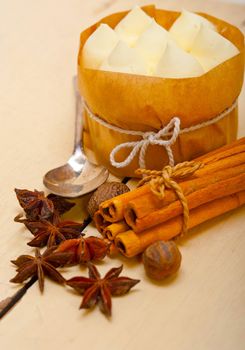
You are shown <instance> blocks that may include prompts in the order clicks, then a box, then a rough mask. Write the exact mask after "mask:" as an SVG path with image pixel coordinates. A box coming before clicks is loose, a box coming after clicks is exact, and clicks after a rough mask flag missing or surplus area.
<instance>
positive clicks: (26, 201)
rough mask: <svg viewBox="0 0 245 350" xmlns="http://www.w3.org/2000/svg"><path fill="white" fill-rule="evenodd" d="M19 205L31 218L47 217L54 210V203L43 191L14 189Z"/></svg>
mask: <svg viewBox="0 0 245 350" xmlns="http://www.w3.org/2000/svg"><path fill="white" fill-rule="evenodd" d="M15 193H16V196H17V199H18V201H19V203H20V206H21V207H22V208H23V209H24V211H25V213H26V217H27V218H28V219H31V220H37V219H39V218H42V219H48V218H49V217H50V216H51V215H52V214H53V212H54V204H53V202H52V201H51V200H50V199H48V198H47V197H46V196H45V194H44V192H39V191H37V190H34V191H28V190H20V189H17V188H16V189H15Z"/></svg>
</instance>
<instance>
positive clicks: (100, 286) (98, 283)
mask: <svg viewBox="0 0 245 350" xmlns="http://www.w3.org/2000/svg"><path fill="white" fill-rule="evenodd" d="M88 269H89V277H83V276H81V277H73V278H71V279H69V280H68V281H66V284H67V285H69V286H70V287H72V288H74V289H75V290H76V291H78V292H79V293H80V294H82V295H83V300H82V303H81V306H80V308H81V309H90V308H92V307H93V306H95V305H96V304H99V307H100V310H101V311H102V312H103V313H105V314H106V315H107V316H110V315H111V305H112V304H111V296H112V295H123V294H125V293H127V292H128V291H129V290H130V289H131V288H132V287H134V286H135V285H136V284H137V283H139V282H140V280H135V279H131V278H128V277H119V275H120V273H121V272H122V269H123V266H121V267H118V268H112V269H111V270H109V271H108V272H107V274H106V275H105V276H104V277H103V278H101V276H100V273H99V271H98V270H97V268H96V267H95V266H94V265H93V264H91V263H89V264H88Z"/></svg>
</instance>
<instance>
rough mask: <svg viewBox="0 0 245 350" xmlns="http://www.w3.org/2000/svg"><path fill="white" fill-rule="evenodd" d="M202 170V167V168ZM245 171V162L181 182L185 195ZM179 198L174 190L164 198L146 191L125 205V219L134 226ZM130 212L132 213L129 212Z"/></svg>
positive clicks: (167, 192) (166, 193) (167, 191)
mask: <svg viewBox="0 0 245 350" xmlns="http://www.w3.org/2000/svg"><path fill="white" fill-rule="evenodd" d="M200 170H202V169H200ZM244 173H245V163H244V164H242V165H239V166H236V167H230V168H227V169H226V170H225V171H224V170H220V171H217V172H215V173H213V174H210V175H206V176H201V177H197V178H194V179H191V180H188V181H184V182H180V183H179V186H180V187H181V189H182V191H183V193H184V195H185V196H188V195H190V194H191V193H193V192H195V191H198V190H200V189H202V188H205V187H206V186H208V185H211V184H215V183H217V182H219V181H222V180H226V179H229V178H232V177H234V176H237V175H239V174H244ZM177 199H178V197H177V195H176V194H175V192H173V191H172V190H166V191H165V196H164V198H163V199H160V198H158V197H157V196H155V195H154V194H153V193H152V192H151V191H149V192H148V193H145V195H143V196H140V197H137V198H135V199H134V200H131V201H129V202H128V204H127V205H125V219H126V221H127V223H128V225H129V226H131V227H134V224H135V221H136V220H137V219H140V218H143V217H145V216H146V215H149V214H151V213H152V212H155V211H158V210H160V209H162V208H163V207H165V206H166V205H169V204H171V203H172V202H174V201H176V200H177ZM129 212H130V213H129Z"/></svg>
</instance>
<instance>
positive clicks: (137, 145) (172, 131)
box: [83, 100, 237, 168]
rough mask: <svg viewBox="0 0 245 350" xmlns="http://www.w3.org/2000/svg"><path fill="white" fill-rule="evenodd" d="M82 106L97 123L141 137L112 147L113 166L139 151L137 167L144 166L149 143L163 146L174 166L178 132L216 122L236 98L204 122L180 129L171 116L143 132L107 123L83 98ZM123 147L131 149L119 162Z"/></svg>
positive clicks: (226, 112)
mask: <svg viewBox="0 0 245 350" xmlns="http://www.w3.org/2000/svg"><path fill="white" fill-rule="evenodd" d="M83 106H84V109H85V110H86V112H87V113H88V116H89V117H90V118H91V119H93V120H95V121H96V122H97V123H99V124H101V125H103V126H105V127H106V128H108V129H110V130H113V131H116V132H119V133H121V134H126V135H132V136H140V137H141V138H142V140H139V141H130V142H124V143H121V144H119V145H117V146H116V147H114V148H113V150H112V151H111V153H110V162H111V164H112V165H113V166H114V167H116V168H124V167H125V166H127V165H129V164H130V163H131V162H132V160H133V159H134V157H135V156H136V155H137V154H138V153H139V167H140V168H146V166H145V154H146V151H147V148H148V146H149V145H159V146H163V147H165V149H166V151H167V154H168V158H169V165H171V166H174V156H173V151H172V149H171V146H172V145H173V144H174V143H175V141H176V139H177V138H178V136H179V135H180V134H184V133H187V132H191V131H195V130H198V129H200V128H203V127H206V126H209V125H212V124H214V123H217V122H218V121H219V120H221V119H223V118H224V117H225V116H226V115H228V114H229V113H231V112H232V111H233V110H234V109H235V108H236V106H237V100H235V101H234V102H233V104H232V105H231V106H230V107H228V108H226V109H225V110H224V111H223V112H222V113H220V114H218V115H217V116H215V117H214V118H212V119H209V120H207V121H205V122H202V123H199V124H196V125H192V126H190V127H187V128H183V129H180V118H178V117H173V118H172V119H171V120H170V122H169V123H168V124H167V125H166V126H164V127H163V128H162V129H160V130H159V131H157V132H154V131H145V132H144V131H135V130H126V129H122V128H119V127H118V126H115V125H112V124H109V123H107V122H105V121H104V120H103V119H101V118H99V117H98V116H96V115H95V114H94V113H93V112H92V111H91V110H90V108H89V107H88V105H87V104H86V102H85V101H84V100H83ZM168 137H169V138H168ZM166 138H167V139H166ZM125 148H132V151H131V152H130V153H129V155H128V156H127V157H126V159H125V160H123V161H121V162H117V161H116V160H115V156H116V154H117V153H118V152H119V151H120V150H122V149H125Z"/></svg>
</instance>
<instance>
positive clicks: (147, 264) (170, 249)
mask: <svg viewBox="0 0 245 350" xmlns="http://www.w3.org/2000/svg"><path fill="white" fill-rule="evenodd" d="M181 258H182V257H181V253H180V251H179V249H178V247H177V245H176V244H175V242H173V241H168V242H165V241H157V242H155V243H153V244H151V245H150V246H149V247H148V248H146V250H145V251H144V253H143V263H144V268H145V271H146V274H147V275H148V276H149V277H150V278H152V279H155V280H162V279H164V278H166V277H168V276H170V275H172V274H174V273H176V272H177V271H178V269H179V268H180V264H181Z"/></svg>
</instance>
